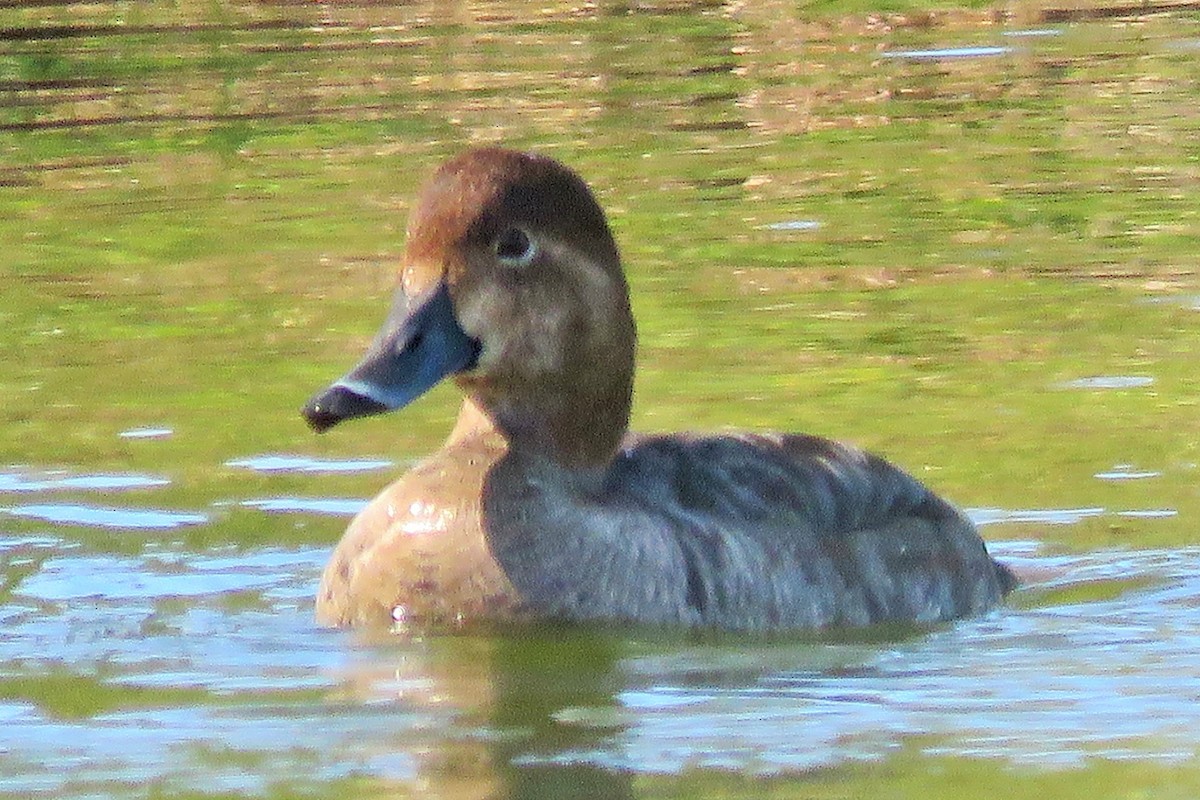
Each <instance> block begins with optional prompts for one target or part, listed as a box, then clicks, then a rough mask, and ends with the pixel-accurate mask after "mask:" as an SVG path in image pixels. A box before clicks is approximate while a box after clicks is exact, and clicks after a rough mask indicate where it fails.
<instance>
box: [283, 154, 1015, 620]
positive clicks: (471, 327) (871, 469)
mask: <svg viewBox="0 0 1200 800" xmlns="http://www.w3.org/2000/svg"><path fill="white" fill-rule="evenodd" d="M636 340H637V335H636V328H635V325H634V319H633V314H632V312H631V308H630V296H629V288H628V284H627V282H626V279H625V273H624V270H623V267H622V261H621V256H620V253H619V251H618V248H617V244H616V242H615V240H614V237H613V234H612V232H611V230H610V229H609V225H608V222H607V219H606V216H605V214H604V211H603V210H602V209H601V207H600V205H599V203H598V202H597V200H596V197H595V196H594V194H593V193H592V191H591V189H590V188H589V187H588V185H587V183H586V182H585V181H584V180H583V179H582V178H581V177H580V176H579V175H578V174H577V173H576V172H574V171H573V170H572V169H570V168H569V167H567V166H565V165H564V164H562V163H560V162H559V161H557V160H555V159H553V158H551V157H548V156H545V155H539V154H534V153H527V152H521V151H516V150H510V149H505V148H502V147H480V148H475V149H470V150H467V151H465V152H463V153H462V154H460V155H458V156H456V157H454V158H452V159H450V160H449V161H447V162H445V163H444V164H442V165H441V167H440V168H438V169H437V170H436V171H435V172H434V173H433V174H432V176H431V177H430V178H429V179H428V181H427V182H426V183H425V184H424V186H423V188H421V189H420V190H419V192H418V194H417V197H416V201H415V203H414V204H413V207H412V210H411V213H410V216H409V220H408V226H407V231H406V241H405V247H404V251H403V256H402V259H401V263H400V265H399V273H398V280H397V287H396V290H395V294H394V297H393V299H392V302H391V308H390V310H389V311H388V313H387V315H386V318H385V320H384V323H383V325H382V326H381V328H380V329H379V331H378V333H377V334H376V336H375V338H374V340H373V341H372V343H371V344H370V346H369V347H368V348H367V352H366V354H365V356H364V357H363V358H362V359H361V361H359V362H358V364H357V365H356V366H354V367H353V368H352V369H351V370H350V371H349V372H348V373H346V374H345V375H344V376H343V377H341V378H339V379H338V380H336V381H335V382H334V383H332V384H331V385H330V386H329V387H328V388H326V389H324V390H322V391H320V392H318V393H317V394H316V395H315V396H313V397H312V399H311V400H309V401H308V403H307V404H306V405H305V406H304V407H303V410H302V414H303V416H304V418H305V419H306V420H307V422H308V424H309V425H310V426H311V427H312V428H313V429H314V430H315V431H317V432H324V431H327V430H328V429H330V428H331V427H333V426H334V425H336V424H338V423H340V422H343V421H346V420H349V419H354V418H359V417H364V416H369V415H374V414H379V413H383V412H387V411H393V410H397V409H400V408H403V407H404V406H406V405H408V404H409V403H411V402H412V401H414V400H415V399H416V398H418V397H420V396H421V395H423V394H424V393H425V392H427V391H428V390H429V389H431V388H432V387H433V386H434V385H436V384H438V383H439V382H441V381H442V380H444V379H451V380H452V381H453V382H454V383H456V384H457V385H458V387H459V389H460V390H461V391H462V393H463V395H464V400H463V403H462V407H461V409H460V411H459V413H458V418H457V420H456V422H455V423H454V426H453V428H452V430H451V432H450V434H449V437H448V438H447V439H446V441H445V443H444V444H443V445H442V447H441V449H440V450H438V451H437V452H435V453H433V454H432V455H430V456H428V457H427V458H425V459H424V460H422V461H420V462H419V463H417V464H416V465H415V466H413V467H412V468H411V469H410V470H409V471H408V472H407V473H406V474H404V475H403V476H402V477H400V478H399V479H398V480H396V481H395V482H394V483H392V484H391V485H390V486H388V487H387V488H385V489H384V490H383V491H382V492H381V493H380V494H379V495H378V496H377V497H375V499H374V500H372V501H370V502H369V503H368V504H367V505H366V506H365V507H364V508H363V509H362V510H361V511H360V512H359V513H358V514H357V516H356V517H354V519H353V520H352V521H351V523H350V525H349V527H348V528H347V530H346V532H345V534H344V535H343V537H342V539H341V541H340V542H339V543H338V544H337V546H336V547H335V549H334V550H333V553H332V555H331V557H330V560H329V562H328V564H327V566H326V567H325V570H324V572H323V574H322V576H321V581H320V586H319V588H318V591H317V597H316V606H315V611H316V618H317V621H318V622H319V623H320V624H322V625H326V626H334V627H347V626H358V627H368V626H371V627H373V626H379V625H385V626H393V627H394V626H397V625H403V626H420V627H421V628H429V627H436V626H441V625H460V626H461V625H463V624H468V623H471V622H476V621H479V622H484V623H487V622H490V623H503V622H515V621H519V620H540V621H553V622H563V623H567V624H573V623H589V622H597V623H605V624H618V625H621V624H630V625H652V626H669V627H678V628H684V629H700V628H708V629H716V630H732V631H784V630H801V631H823V630H829V629H840V628H860V627H864V626H870V625H877V624H891V623H896V624H901V625H930V624H936V623H940V622H944V621H948V620H953V619H957V618H962V617H969V616H973V615H979V614H983V613H984V612H987V611H988V610H989V609H992V608H993V607H995V606H997V605H998V604H999V603H1001V601H1002V599H1003V598H1004V596H1005V595H1006V594H1008V593H1009V592H1010V591H1011V590H1012V589H1013V588H1014V586H1015V585H1016V579H1015V577H1014V575H1013V573H1012V572H1011V570H1009V569H1008V568H1007V567H1005V566H1003V565H1001V564H1000V563H998V562H997V561H995V560H994V559H993V558H992V557H991V556H990V555H989V553H988V551H987V548H986V546H985V544H984V542H983V540H982V539H981V538H980V536H979V533H978V531H977V530H976V528H975V526H974V525H973V524H972V523H971V521H970V520H969V519H968V518H967V517H966V516H965V515H964V513H963V512H962V511H960V510H959V509H958V508H956V507H955V506H954V505H952V504H951V503H949V502H948V501H946V500H943V499H942V498H941V497H939V496H938V495H936V494H934V493H933V492H932V491H930V490H929V489H928V488H926V487H925V486H924V485H923V484H922V483H921V482H919V481H918V480H917V479H916V478H914V477H912V476H911V475H909V474H908V473H906V472H904V471H902V470H901V469H900V468H899V467H897V466H894V465H893V464H891V463H889V462H888V461H886V460H884V459H883V458H881V457H879V456H876V455H873V454H870V453H867V452H865V451H863V450H860V449H859V448H857V447H854V446H852V445H849V444H844V443H841V442H837V441H832V440H829V439H825V438H822V437H820V436H815V435H811V434H803V433H751V432H722V433H715V434H700V433H679V434H635V433H630V432H629V430H628V425H629V419H630V410H631V404H632V397H633V377H634V353H635V346H636Z"/></svg>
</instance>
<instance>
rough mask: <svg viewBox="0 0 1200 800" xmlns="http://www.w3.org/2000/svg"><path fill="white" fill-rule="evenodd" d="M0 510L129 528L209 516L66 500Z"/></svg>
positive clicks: (185, 523) (195, 521) (94, 525)
mask: <svg viewBox="0 0 1200 800" xmlns="http://www.w3.org/2000/svg"><path fill="white" fill-rule="evenodd" d="M0 513H6V514H11V515H13V516H14V517H24V518H27V519H37V520H41V521H43V522H50V523H54V524H57V525H82V526H84V527H89V528H118V529H131V530H171V529H173V528H182V527H185V526H189V525H202V524H204V523H205V522H208V515H206V514H196V513H187V512H182V511H163V510H157V509H146V508H112V507H104V506H92V505H82V504H66V503H41V504H32V505H20V506H9V507H8V508H0Z"/></svg>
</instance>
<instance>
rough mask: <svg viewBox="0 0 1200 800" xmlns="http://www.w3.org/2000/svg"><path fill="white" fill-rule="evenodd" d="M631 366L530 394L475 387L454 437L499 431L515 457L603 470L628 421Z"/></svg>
mask: <svg viewBox="0 0 1200 800" xmlns="http://www.w3.org/2000/svg"><path fill="white" fill-rule="evenodd" d="M630 367H631V368H630V369H629V371H628V374H627V375H606V376H604V377H603V379H601V380H599V381H591V382H589V381H586V380H577V381H575V382H571V383H565V382H564V383H562V384H560V385H556V386H549V387H548V386H544V385H543V386H539V387H537V388H536V389H535V390H533V391H530V392H527V393H523V392H513V391H511V390H508V391H489V388H490V387H488V386H486V385H483V386H480V385H476V386H474V387H472V391H471V393H470V394H469V395H468V397H467V400H466V402H464V403H463V407H462V410H461V411H460V412H459V416H458V422H457V423H456V424H455V427H454V432H453V433H452V434H451V437H450V438H451V440H452V441H453V440H455V439H457V438H461V437H464V436H468V435H478V434H480V433H483V432H486V431H496V432H498V433H499V434H500V435H501V436H503V438H504V440H505V442H506V444H507V447H508V450H509V452H510V453H512V454H513V455H516V456H519V457H522V458H528V459H534V460H537V461H547V462H551V463H552V464H554V465H555V466H556V467H558V468H560V469H566V470H570V471H577V472H579V473H581V474H592V475H596V474H602V473H603V472H604V471H605V470H606V469H607V468H608V465H609V464H610V463H611V462H612V459H613V456H614V455H615V454H616V451H617V448H618V447H619V446H620V444H621V440H622V439H623V438H624V436H625V431H626V428H627V426H628V424H629V409H630V403H631V399H632V364H631V365H630Z"/></svg>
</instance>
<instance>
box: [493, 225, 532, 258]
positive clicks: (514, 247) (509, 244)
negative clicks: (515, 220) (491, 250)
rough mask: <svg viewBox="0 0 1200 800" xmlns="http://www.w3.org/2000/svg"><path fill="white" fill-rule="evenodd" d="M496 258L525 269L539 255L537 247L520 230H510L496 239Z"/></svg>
mask: <svg viewBox="0 0 1200 800" xmlns="http://www.w3.org/2000/svg"><path fill="white" fill-rule="evenodd" d="M495 248H496V257H497V258H499V259H500V260H501V261H502V262H504V263H505V264H508V265H510V266H517V267H523V266H525V265H526V264H528V263H529V262H530V261H533V257H534V256H535V255H537V246H536V245H534V243H533V239H531V238H529V234H528V233H526V232H525V231H523V230H521V229H520V228H509V229H508V230H506V231H504V233H502V234H500V236H499V237H498V238H497V239H496V245H495Z"/></svg>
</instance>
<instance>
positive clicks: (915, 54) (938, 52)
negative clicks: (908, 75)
mask: <svg viewBox="0 0 1200 800" xmlns="http://www.w3.org/2000/svg"><path fill="white" fill-rule="evenodd" d="M1011 52H1013V49H1012V48H1011V47H942V48H937V49H934V50H893V51H890V52H884V53H880V55H882V56H883V57H884V58H911V59H914V60H937V59H941V58H981V57H986V56H1003V55H1007V54H1009V53H1011Z"/></svg>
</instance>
